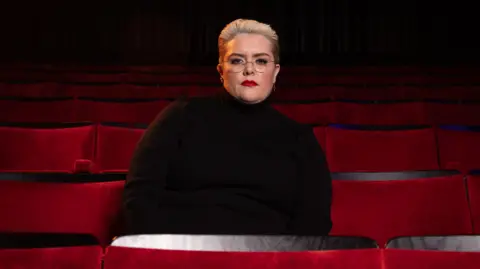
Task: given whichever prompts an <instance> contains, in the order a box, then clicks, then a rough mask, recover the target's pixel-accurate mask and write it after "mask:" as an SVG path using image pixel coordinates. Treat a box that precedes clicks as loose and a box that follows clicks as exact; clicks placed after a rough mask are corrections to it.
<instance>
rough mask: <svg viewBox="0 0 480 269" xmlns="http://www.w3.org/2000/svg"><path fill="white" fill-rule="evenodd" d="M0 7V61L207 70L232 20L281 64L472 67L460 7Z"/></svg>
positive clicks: (370, 0) (469, 9) (183, 2)
mask: <svg viewBox="0 0 480 269" xmlns="http://www.w3.org/2000/svg"><path fill="white" fill-rule="evenodd" d="M1 5H2V6H0V16H1V18H0V23H1V24H0V31H1V36H2V42H0V43H1V44H0V58H1V59H2V60H3V61H34V62H78V63H90V64H96V63H98V64H118V63H120V64H179V65H183V64H190V65H196V64H198V65H204V64H215V63H216V61H217V57H218V55H217V37H218V34H219V32H220V30H221V29H222V28H223V27H224V26H225V25H226V24H227V23H228V22H230V21H232V20H234V19H236V18H251V19H256V20H259V21H263V22H266V23H269V24H271V25H272V26H273V27H274V28H275V29H276V30H277V32H278V34H279V36H280V45H281V61H282V63H283V64H286V65H304V64H308V65H311V64H315V65H331V64H341V65H346V64H372V63H378V64H399V63H401V64H404V63H406V64H443V63H445V64H448V63H477V62H478V60H479V59H480V57H479V55H480V53H479V52H478V51H479V48H480V41H479V37H478V34H477V32H478V28H479V26H480V22H479V19H478V17H479V16H478V15H477V14H476V12H475V11H476V9H475V8H474V6H473V5H472V4H466V3H464V2H462V1H445V2H442V1H437V2H431V1H429V2H428V3H427V2H426V1H413V0H389V1H379V0H363V1H358V0H311V1H308V0H303V1H302V0H298V1H258V0H243V1H207V0H204V1H196V0H173V1H156V0H148V1H147V0H137V1H124V2H121V1H116V2H111V1H100V2H97V3H87V2H80V1H79V2H73V1H72V2H70V1H68V2H59V3H56V2H55V3H53V2H48V1H46V2H45V1H36V2H33V1H32V2H22V1H15V2H11V3H8V4H1Z"/></svg>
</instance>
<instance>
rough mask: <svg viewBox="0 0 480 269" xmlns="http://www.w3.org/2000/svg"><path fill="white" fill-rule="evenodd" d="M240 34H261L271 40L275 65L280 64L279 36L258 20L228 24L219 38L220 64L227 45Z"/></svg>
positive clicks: (236, 21)
mask: <svg viewBox="0 0 480 269" xmlns="http://www.w3.org/2000/svg"><path fill="white" fill-rule="evenodd" d="M238 34H259V35H263V36H264V37H265V38H267V39H268V40H270V42H271V43H272V53H273V58H274V60H275V63H280V45H279V44H278V35H277V33H276V32H275V30H273V29H272V27H270V25H268V24H265V23H261V22H258V21H256V20H246V19H237V20H234V21H232V22H231V23H229V24H227V26H225V28H223V30H222V32H221V33H220V35H219V36H218V54H219V58H218V62H219V63H222V62H223V58H224V57H225V53H226V51H227V50H226V45H227V43H228V42H229V41H230V40H232V39H234V38H235V36H237V35H238Z"/></svg>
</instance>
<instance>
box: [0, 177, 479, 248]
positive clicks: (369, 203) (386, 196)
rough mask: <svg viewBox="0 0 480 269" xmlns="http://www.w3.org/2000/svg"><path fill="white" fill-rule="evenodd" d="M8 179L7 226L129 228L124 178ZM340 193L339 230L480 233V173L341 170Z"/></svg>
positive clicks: (383, 239)
mask: <svg viewBox="0 0 480 269" xmlns="http://www.w3.org/2000/svg"><path fill="white" fill-rule="evenodd" d="M51 176H52V179H54V178H55V175H51ZM3 179H4V180H0V204H2V205H4V206H2V207H0V220H1V221H0V232H22V233H26V232H29V233H79V234H90V235H93V236H95V238H96V239H97V240H98V242H100V244H101V245H102V246H107V245H108V244H110V242H111V240H112V238H114V237H115V236H119V235H122V233H123V231H124V229H123V225H122V217H121V214H120V212H121V204H122V192H123V187H124V181H123V180H119V181H108V182H91V183H65V182H62V183H58V182H32V181H28V182H27V181H18V180H17V181H15V180H7V179H6V177H4V178H3ZM333 193H334V195H333V201H332V221H333V228H332V231H331V233H330V235H331V236H361V237H366V238H371V239H373V240H375V242H377V244H378V246H380V247H384V246H385V244H386V243H387V242H388V240H390V239H393V238H396V237H399V236H428V235H468V234H480V213H479V212H480V177H479V176H478V175H477V176H475V175H468V176H466V177H464V176H463V175H460V174H458V173H447V172H445V171H437V172H435V173H433V172H432V173H424V174H420V173H414V172H409V173H407V172H402V173H390V174H378V173H362V174H358V173H353V174H351V173H346V174H334V180H333ZM311 217H312V218H315V212H312V216H311ZM185 233H188V231H187V232H185Z"/></svg>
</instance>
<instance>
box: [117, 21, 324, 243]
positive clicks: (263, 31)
mask: <svg viewBox="0 0 480 269" xmlns="http://www.w3.org/2000/svg"><path fill="white" fill-rule="evenodd" d="M218 48H219V54H220V57H219V64H218V66H217V70H218V72H219V74H220V80H221V82H222V83H223V87H224V89H222V90H221V92H222V93H221V94H220V95H219V96H214V97H202V98H193V99H191V100H188V101H177V102H175V103H174V104H172V105H170V106H169V107H168V108H166V109H165V110H164V111H163V112H162V113H160V114H159V116H158V117H157V118H156V119H155V121H154V122H153V123H152V124H151V125H150V127H149V128H148V130H147V131H146V133H145V135H144V137H143V138H142V140H141V141H140V142H139V145H138V147H137V149H136V152H135V154H134V157H133V160H132V164H131V168H130V172H129V175H128V178H127V182H126V185H125V196H124V206H125V212H126V219H127V226H128V233H130V234H235V235H239V234H263V235H273V234H284V235H327V234H328V233H329V231H330V229H331V226H332V223H331V219H330V204H331V178H330V173H329V171H328V168H327V164H326V160H325V157H324V154H323V152H322V150H321V148H320V146H319V145H318V143H317V141H316V139H315V136H314V135H313V132H312V129H311V128H309V127H306V126H302V125H300V124H298V123H296V122H294V121H293V120H290V119H288V118H286V117H285V116H283V115H282V114H280V113H279V112H277V111H276V110H275V109H273V108H272V107H271V106H270V104H269V96H270V94H271V93H272V91H274V90H275V81H276V78H277V75H278V73H279V71H280V65H279V45H278V37H277V35H276V33H275V32H274V30H272V29H271V28H270V26H269V25H266V24H263V23H259V22H257V21H253V20H242V19H239V20H236V21H233V22H232V23H230V24H228V25H227V26H226V27H225V28H224V29H223V31H222V32H221V34H220V36H219V39H218Z"/></svg>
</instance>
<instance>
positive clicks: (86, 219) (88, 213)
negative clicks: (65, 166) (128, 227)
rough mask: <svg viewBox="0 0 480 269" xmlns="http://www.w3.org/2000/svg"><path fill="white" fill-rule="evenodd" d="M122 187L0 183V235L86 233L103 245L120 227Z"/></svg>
mask: <svg viewBox="0 0 480 269" xmlns="http://www.w3.org/2000/svg"><path fill="white" fill-rule="evenodd" d="M123 185H124V182H123V181H113V182H98V183H40V182H21V181H8V180H2V181H0V204H2V205H6V206H1V207H0V219H1V220H2V221H0V232H4V233H6V232H17V233H76V234H90V235H93V236H94V237H95V238H96V239H97V240H98V242H100V244H101V245H103V246H105V245H107V244H109V243H110V242H111V239H112V238H113V237H114V236H116V235H117V234H116V233H117V232H118V231H117V230H115V229H118V227H120V226H119V225H120V224H118V223H117V221H118V215H119V211H120V207H121V198H122V192H123ZM0 267H1V266H0Z"/></svg>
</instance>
